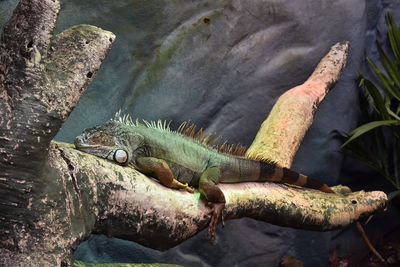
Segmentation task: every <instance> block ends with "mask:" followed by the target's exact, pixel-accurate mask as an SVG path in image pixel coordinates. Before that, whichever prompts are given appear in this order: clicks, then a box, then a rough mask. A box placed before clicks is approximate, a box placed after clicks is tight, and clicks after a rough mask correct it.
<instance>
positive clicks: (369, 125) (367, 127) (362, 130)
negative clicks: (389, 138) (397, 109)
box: [342, 120, 400, 147]
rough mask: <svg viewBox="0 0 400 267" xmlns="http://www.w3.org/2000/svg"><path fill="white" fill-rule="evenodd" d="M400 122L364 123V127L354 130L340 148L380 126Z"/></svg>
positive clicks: (399, 122) (398, 122)
mask: <svg viewBox="0 0 400 267" xmlns="http://www.w3.org/2000/svg"><path fill="white" fill-rule="evenodd" d="M399 124H400V121H398V120H384V121H373V122H369V123H366V124H364V125H361V126H360V127H358V128H356V129H354V130H353V131H352V132H351V133H350V138H349V139H348V140H347V141H346V142H345V143H344V144H343V145H342V147H344V146H346V145H347V144H348V143H350V142H351V141H353V140H354V139H356V138H357V137H359V136H360V135H363V134H365V133H366V132H368V131H371V130H372V129H375V128H377V127H380V126H389V125H399Z"/></svg>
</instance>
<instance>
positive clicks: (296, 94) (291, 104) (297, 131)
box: [246, 42, 349, 167]
mask: <svg viewBox="0 0 400 267" xmlns="http://www.w3.org/2000/svg"><path fill="white" fill-rule="evenodd" d="M348 49H349V44H348V42H343V43H338V44H336V45H334V46H333V47H332V48H331V50H330V51H329V53H328V54H327V55H326V56H325V57H324V58H323V59H322V60H321V61H320V63H319V64H318V66H317V67H316V68H315V70H314V72H313V73H312V75H311V76H310V78H309V79H308V80H307V81H306V82H304V83H303V84H302V85H299V86H296V87H294V88H292V89H291V90H289V91H287V92H286V93H284V94H283V95H282V96H281V97H279V99H278V101H277V102H276V104H275V105H274V107H273V108H272V110H271V112H270V115H269V116H268V118H267V119H266V120H265V121H264V122H263V123H262V125H261V128H260V130H259V131H258V133H257V136H256V138H255V139H254V142H253V143H252V145H251V146H250V147H249V149H248V150H247V152H246V156H248V157H252V158H267V159H274V160H275V161H277V162H279V163H280V164H281V165H282V166H285V167H290V165H291V164H292V161H293V158H294V155H295V154H296V151H297V149H298V147H299V146H300V143H301V141H302V140H303V137H304V135H305V134H306V132H307V130H308V128H309V127H310V125H311V124H312V121H313V115H314V112H315V111H316V109H317V107H318V105H319V104H320V103H321V101H322V100H323V98H324V97H325V95H326V94H327V93H328V91H329V89H330V88H331V87H332V86H333V85H334V84H335V83H336V81H337V80H338V79H339V76H340V73H341V72H342V70H343V68H344V66H345V65H346V59H347V54H348Z"/></svg>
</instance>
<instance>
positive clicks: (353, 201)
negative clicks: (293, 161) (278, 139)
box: [49, 143, 387, 250]
mask: <svg viewBox="0 0 400 267" xmlns="http://www.w3.org/2000/svg"><path fill="white" fill-rule="evenodd" d="M64 161H67V162H68V164H70V165H71V166H74V168H73V170H71V169H69V168H68V166H67V165H65V164H64V166H61V165H60V162H64ZM49 168H50V169H51V172H49V173H51V176H54V177H62V176H63V174H64V173H69V175H70V176H71V178H70V179H71V180H72V177H75V179H76V183H77V185H78V188H76V189H74V190H77V191H76V192H74V193H71V195H72V196H73V197H72V199H73V200H71V201H72V202H74V203H75V204H74V205H72V206H73V207H75V209H73V211H71V214H84V215H85V216H87V217H88V218H97V221H96V222H95V219H92V220H91V221H92V226H93V231H94V232H95V233H102V234H106V235H109V236H114V237H120V238H124V239H128V240H133V241H135V242H138V243H141V244H143V245H145V246H148V247H151V248H155V249H159V250H165V249H168V248H171V247H173V246H175V245H177V244H179V243H181V242H183V241H184V240H186V239H188V238H189V237H191V236H193V235H195V234H196V233H198V232H199V231H201V230H202V229H204V228H206V227H207V224H208V222H209V217H208V216H206V214H207V212H208V211H209V208H208V207H207V206H206V204H205V201H203V200H198V199H197V198H196V197H195V195H193V194H190V193H187V192H183V191H178V190H173V189H169V188H166V187H164V186H163V185H161V184H159V183H158V182H157V181H155V180H153V179H151V178H149V177H147V176H145V175H143V174H141V173H140V172H138V171H136V170H134V169H132V168H129V167H121V166H118V165H116V164H113V163H111V162H108V161H105V160H102V159H100V158H97V157H95V156H92V155H89V154H85V153H82V152H79V151H77V150H74V149H73V148H71V146H70V145H67V144H62V143H53V145H52V147H51V150H50V159H49ZM49 179H50V178H49ZM220 187H221V189H222V190H223V192H224V195H225V198H226V201H227V202H226V212H225V218H226V219H234V218H240V217H251V218H255V219H258V220H262V221H265V222H268V223H273V224H277V225H281V226H288V227H293V228H298V229H306V230H315V231H327V230H333V229H337V228H340V227H344V226H347V225H349V224H351V223H353V222H354V221H356V220H358V219H359V218H360V217H365V216H369V215H370V214H373V213H375V212H377V211H380V210H383V209H384V208H385V205H386V200H387V198H386V195H385V194H384V193H383V192H363V191H360V192H354V193H351V192H350V191H349V190H345V188H344V189H343V188H342V187H337V188H336V190H338V192H339V193H341V192H342V193H344V194H343V195H342V194H326V193H322V192H320V191H316V190H309V189H300V188H292V187H288V186H285V185H281V184H274V183H240V184H220ZM71 191H72V190H71ZM80 195H82V196H85V197H84V199H85V201H83V202H81V200H79V196H80ZM87 230H88V231H89V230H90V228H88V229H87ZM160 240H163V242H160Z"/></svg>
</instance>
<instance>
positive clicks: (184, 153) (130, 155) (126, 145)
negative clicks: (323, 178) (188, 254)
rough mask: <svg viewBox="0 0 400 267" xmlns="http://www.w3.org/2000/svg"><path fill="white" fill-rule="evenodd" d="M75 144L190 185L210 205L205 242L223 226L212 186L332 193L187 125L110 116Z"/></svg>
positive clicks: (220, 201) (220, 200)
mask: <svg viewBox="0 0 400 267" xmlns="http://www.w3.org/2000/svg"><path fill="white" fill-rule="evenodd" d="M213 141H214V142H213ZM213 144H214V145H213ZM75 146H76V148H77V149H79V150H81V151H83V152H86V153H89V154H93V155H96V156H98V157H101V158H104V159H108V160H110V161H113V162H115V163H117V164H120V165H123V166H131V167H133V168H135V169H137V170H138V171H140V172H142V173H143V174H146V175H149V176H152V177H154V178H157V179H158V180H159V181H160V182H161V184H163V185H165V186H167V187H170V188H177V189H184V190H186V191H188V192H191V193H193V192H194V190H193V188H192V187H194V188H197V189H198V190H199V191H200V193H201V195H202V196H203V197H204V198H205V199H206V200H207V201H208V202H209V206H210V207H211V211H210V213H209V215H211V220H210V224H209V227H208V233H209V234H210V237H211V240H213V239H214V238H215V228H216V226H217V224H219V223H221V224H222V225H223V224H224V221H223V217H222V212H223V210H224V207H225V197H224V194H223V193H222V191H221V190H220V189H219V187H218V183H240V182H255V181H268V182H278V183H288V184H293V185H298V186H304V187H307V188H313V189H318V190H321V191H323V192H327V193H334V192H333V191H332V189H330V188H329V187H328V186H327V185H326V184H323V183H321V182H318V181H316V180H312V179H310V178H308V177H307V176H305V175H303V174H299V173H297V172H294V171H292V170H290V169H287V168H282V167H280V166H279V165H277V164H276V163H273V162H272V161H270V160H265V159H249V158H245V157H244V156H243V155H244V153H243V152H244V149H242V147H240V146H236V147H234V146H227V145H226V143H224V144H222V145H219V146H216V145H215V138H214V137H213V136H203V134H202V130H201V129H200V130H199V131H197V132H196V130H195V126H194V125H193V124H192V125H189V124H188V123H183V124H182V125H181V126H180V127H179V129H178V130H177V131H172V130H170V128H169V124H168V125H167V124H166V122H161V121H158V122H157V123H156V122H151V123H149V122H147V121H144V124H142V123H139V122H138V121H136V123H134V122H132V120H131V119H130V117H129V116H124V117H123V118H121V117H116V118H115V119H112V120H110V121H108V122H107V123H105V124H103V125H100V126H97V127H94V128H89V129H85V130H84V131H83V133H82V134H81V135H79V136H78V137H76V138H75ZM240 155H242V156H240Z"/></svg>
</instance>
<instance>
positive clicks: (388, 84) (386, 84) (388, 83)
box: [367, 58, 400, 101]
mask: <svg viewBox="0 0 400 267" xmlns="http://www.w3.org/2000/svg"><path fill="white" fill-rule="evenodd" d="M367 60H368V63H369V65H370V66H371V67H372V69H373V71H374V73H375V74H376V76H377V77H378V79H379V81H380V82H381V83H382V85H383V88H384V89H385V91H386V92H388V93H390V94H391V95H392V96H393V97H395V98H396V99H397V100H399V101H400V92H399V91H398V90H397V89H396V88H395V87H394V82H393V81H392V80H390V79H389V78H388V77H387V76H386V75H385V74H384V73H383V72H382V71H381V70H380V69H379V67H378V66H377V65H376V64H375V63H374V62H372V60H370V59H369V58H367Z"/></svg>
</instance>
